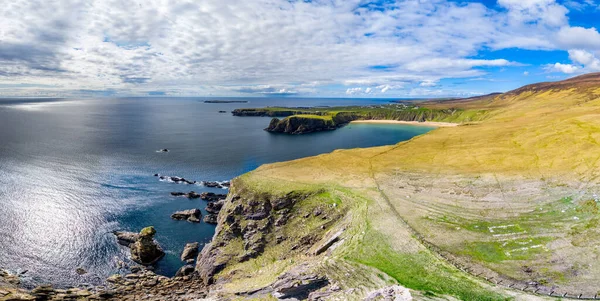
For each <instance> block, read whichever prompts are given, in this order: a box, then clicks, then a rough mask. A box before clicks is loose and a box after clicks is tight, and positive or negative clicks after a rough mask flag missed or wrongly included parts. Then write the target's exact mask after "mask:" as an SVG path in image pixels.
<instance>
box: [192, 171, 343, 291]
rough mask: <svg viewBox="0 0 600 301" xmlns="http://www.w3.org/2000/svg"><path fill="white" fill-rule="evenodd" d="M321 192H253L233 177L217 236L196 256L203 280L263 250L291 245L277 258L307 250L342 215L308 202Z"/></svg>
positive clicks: (209, 280)
mask: <svg viewBox="0 0 600 301" xmlns="http://www.w3.org/2000/svg"><path fill="white" fill-rule="evenodd" d="M318 193H320V191H291V192H288V193H285V194H270V193H266V192H255V191H254V190H253V189H251V188H249V187H246V186H245V184H244V183H243V182H242V181H241V180H235V181H234V183H233V185H232V188H231V192H230V193H229V195H228V197H227V199H226V200H225V203H224V205H223V209H221V211H220V213H219V216H218V225H217V228H216V232H215V235H214V237H213V239H212V241H211V243H209V244H208V245H206V246H205V247H204V248H203V250H202V252H201V253H200V254H199V255H198V261H197V265H196V272H197V273H198V274H199V275H200V277H201V279H202V280H203V281H204V283H205V284H212V283H213V282H214V280H215V275H216V274H218V273H220V272H222V271H224V270H226V268H227V267H229V266H233V265H236V264H239V263H243V262H247V261H249V260H251V259H254V258H257V257H259V256H261V255H263V253H264V252H265V250H268V249H276V248H277V249H282V248H283V249H287V250H286V251H285V252H283V253H281V254H280V256H279V258H278V259H279V260H285V259H287V258H292V257H294V256H295V255H297V254H300V253H305V252H306V251H307V250H308V249H309V248H311V247H312V246H313V245H314V244H315V243H316V242H318V241H319V240H320V239H322V237H323V235H324V233H325V232H326V231H327V230H329V228H330V227H331V226H332V225H333V224H334V223H335V221H337V220H338V219H339V218H340V217H341V216H342V215H343V212H342V211H340V210H337V209H336V208H335V207H332V206H327V205H324V204H313V205H307V204H305V200H307V199H310V198H312V197H314V196H315V195H316V194H318ZM308 222H310V223H314V225H310V224H308ZM299 224H304V229H301V230H300V229H297V228H296V227H297V226H299ZM288 248H289V249H288ZM223 277H225V278H227V275H223Z"/></svg>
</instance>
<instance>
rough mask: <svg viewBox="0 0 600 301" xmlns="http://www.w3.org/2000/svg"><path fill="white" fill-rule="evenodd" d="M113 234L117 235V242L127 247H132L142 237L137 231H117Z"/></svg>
mask: <svg viewBox="0 0 600 301" xmlns="http://www.w3.org/2000/svg"><path fill="white" fill-rule="evenodd" d="M113 234H114V235H115V236H116V237H117V242H118V243H119V244H120V245H123V246H126V247H130V245H131V244H133V243H134V242H136V241H137V240H138V239H139V238H140V235H139V234H137V233H135V232H126V231H115V232H113Z"/></svg>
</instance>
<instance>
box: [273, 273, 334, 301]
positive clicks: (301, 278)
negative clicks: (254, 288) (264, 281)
mask: <svg viewBox="0 0 600 301" xmlns="http://www.w3.org/2000/svg"><path fill="white" fill-rule="evenodd" d="M328 284H329V280H328V279H327V277H325V276H324V275H320V274H318V273H315V272H311V271H310V270H309V268H308V265H306V264H301V265H299V266H297V267H295V268H294V269H292V270H291V271H289V272H287V273H284V274H283V275H280V276H279V277H277V281H275V282H274V283H273V284H271V287H270V289H272V295H273V296H274V297H276V298H277V299H280V300H281V299H284V300H285V299H292V300H304V299H308V296H309V295H310V294H311V293H312V292H314V291H316V290H318V289H320V288H322V287H325V286H327V285H328Z"/></svg>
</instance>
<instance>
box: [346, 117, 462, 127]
mask: <svg viewBox="0 0 600 301" xmlns="http://www.w3.org/2000/svg"><path fill="white" fill-rule="evenodd" d="M350 123H378V124H406V125H420V126H433V127H454V126H458V125H459V124H458V123H450V122H436V121H423V122H420V121H403V120H385V119H383V120H354V121H351V122H350Z"/></svg>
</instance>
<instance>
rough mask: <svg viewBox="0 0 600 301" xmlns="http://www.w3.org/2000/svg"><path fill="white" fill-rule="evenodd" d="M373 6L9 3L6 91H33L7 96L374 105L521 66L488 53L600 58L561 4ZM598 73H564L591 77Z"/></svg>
mask: <svg viewBox="0 0 600 301" xmlns="http://www.w3.org/2000/svg"><path fill="white" fill-rule="evenodd" d="M361 4H364V3H363V1H360V0H347V1H341V0H332V1H285V0H256V1H244V0H228V1H222V0H205V1H201V2H193V1H192V2H189V1H184V0H152V1H144V2H143V3H141V4H140V3H137V2H127V1H119V0H90V1H83V0H56V1H41V0H13V1H8V2H7V3H5V5H2V6H0V41H1V42H0V83H2V84H12V85H15V84H25V86H18V88H14V86H13V87H12V88H3V87H1V86H0V95H9V94H10V93H13V94H15V93H16V94H17V95H31V94H33V93H36V95H37V93H44V91H45V93H46V94H47V95H60V94H61V93H65V94H69V93H70V95H74V94H75V95H79V93H85V91H84V92H81V90H90V91H91V90H94V91H97V90H106V91H111V93H114V94H116V95H136V94H144V93H147V92H148V91H159V92H160V91H166V92H167V94H170V95H208V94H214V95H248V94H252V95H254V94H263V95H297V94H311V93H319V91H321V90H320V89H321V87H322V86H333V87H336V88H335V89H337V90H335V92H334V93H337V94H338V95H343V94H344V92H346V93H348V92H350V93H358V92H353V91H354V90H352V89H356V88H350V89H348V90H346V91H344V89H346V88H347V87H340V86H343V85H346V86H349V87H355V86H360V87H362V89H363V90H362V92H361V93H367V94H371V95H376V94H377V93H386V92H387V93H389V92H390V90H392V92H394V93H401V92H408V91H409V90H408V89H410V88H409V87H411V85H413V86H419V85H421V84H423V85H425V86H424V87H427V86H428V85H433V84H434V83H439V82H443V81H440V80H442V79H445V78H470V77H478V76H484V75H485V74H486V72H487V71H486V70H487V69H489V68H498V67H510V66H516V65H518V64H516V62H510V61H508V60H505V59H501V58H500V59H493V60H488V59H485V58H480V57H478V53H479V51H480V50H481V49H483V48H486V49H503V48H513V47H517V48H522V49H563V50H567V49H584V50H588V51H589V52H590V53H593V51H598V50H600V35H599V34H598V32H597V30H596V29H594V28H582V27H570V26H569V24H568V19H567V18H566V14H567V12H568V10H567V8H566V7H565V6H564V5H561V4H559V3H557V2H556V1H555V0H499V1H498V4H499V5H500V6H501V7H502V8H503V9H497V8H491V7H486V6H484V5H483V4H480V3H457V2H455V1H447V0H432V1H397V2H386V3H385V4H383V5H384V6H386V8H393V9H368V8H367V7H365V6H364V5H361ZM24 16H26V17H24ZM572 56H573V58H572V59H574V60H577V59H578V57H579V55H578V54H573V55H572ZM593 62H594V61H591V63H583V62H579V61H577V62H574V63H573V65H572V66H571V69H569V67H565V66H568V65H564V66H560V67H558V68H559V69H562V70H566V71H570V70H591V69H593V68H594V67H593V66H594V63H593ZM584 65H585V67H584ZM572 72H575V71H572ZM27 85H30V86H27ZM31 85H35V86H31ZM438 85H439V84H438ZM367 89H368V90H369V92H367ZM444 91H445V92H447V91H446V90H444Z"/></svg>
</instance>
